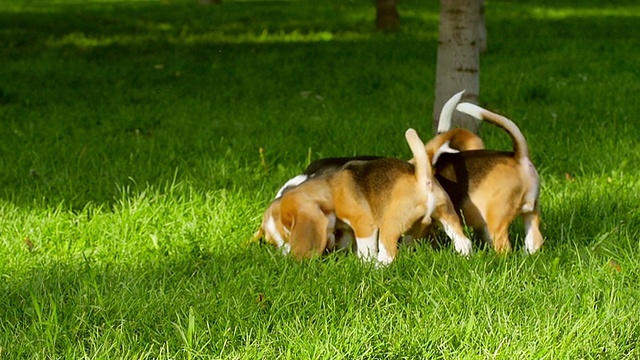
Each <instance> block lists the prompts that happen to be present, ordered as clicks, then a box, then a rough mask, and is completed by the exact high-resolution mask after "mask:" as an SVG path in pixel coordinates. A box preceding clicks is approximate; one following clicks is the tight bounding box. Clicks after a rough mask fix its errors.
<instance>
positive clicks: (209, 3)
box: [200, 0, 222, 5]
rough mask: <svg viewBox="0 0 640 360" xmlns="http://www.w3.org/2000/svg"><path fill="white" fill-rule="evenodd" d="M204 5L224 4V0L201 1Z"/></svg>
mask: <svg viewBox="0 0 640 360" xmlns="http://www.w3.org/2000/svg"><path fill="white" fill-rule="evenodd" d="M200 4H202V5H211V4H222V0H200Z"/></svg>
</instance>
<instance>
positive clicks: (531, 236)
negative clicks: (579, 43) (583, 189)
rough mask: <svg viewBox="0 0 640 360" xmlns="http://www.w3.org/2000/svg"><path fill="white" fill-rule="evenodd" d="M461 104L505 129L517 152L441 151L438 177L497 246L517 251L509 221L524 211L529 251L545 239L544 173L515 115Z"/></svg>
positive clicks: (473, 224)
mask: <svg viewBox="0 0 640 360" xmlns="http://www.w3.org/2000/svg"><path fill="white" fill-rule="evenodd" d="M456 109H457V110H458V111H460V112H463V113H465V114H468V115H471V116H473V117H475V118H477V119H480V120H484V121H487V122H489V123H491V124H493V125H496V126H498V127H500V128H502V129H503V130H505V131H506V132H507V134H509V136H510V137H511V139H512V141H513V152H506V151H493V150H484V149H481V150H472V151H461V152H457V153H441V154H440V156H439V158H438V161H437V162H436V164H435V172H436V176H435V177H436V179H437V180H438V182H439V183H440V184H441V185H442V187H443V188H444V189H445V190H446V191H447V193H448V194H449V197H450V198H451V201H452V202H453V204H454V205H455V207H456V209H458V210H459V211H461V212H462V214H463V216H464V220H465V221H466V223H467V225H469V226H471V227H472V228H474V230H476V232H479V233H480V234H481V236H482V237H483V238H484V239H485V240H486V241H487V242H489V243H490V244H493V247H494V249H495V250H496V251H498V252H505V251H509V250H511V242H510V241H509V233H508V232H509V225H510V224H511V223H512V222H513V220H514V219H515V218H516V217H517V216H518V215H521V216H522V218H523V220H524V225H525V232H526V235H525V248H526V251H527V252H529V253H533V252H535V251H537V250H538V249H539V248H540V247H541V246H542V243H543V241H544V239H543V237H542V234H541V233H540V203H539V188H540V178H539V175H538V173H537V171H536V169H535V167H534V166H533V164H532V162H531V160H530V159H529V148H528V145H527V142H526V140H525V138H524V136H523V135H522V132H520V130H519V129H518V127H517V126H516V125H515V124H514V123H513V122H512V121H511V120H509V119H507V118H505V117H503V116H500V115H498V114H495V113H493V112H491V111H489V110H486V109H483V108H481V107H479V106H477V105H473V104H470V103H461V104H458V105H457V107H456ZM444 135H445V134H443V135H439V136H438V137H441V136H444ZM438 137H436V138H438ZM434 140H435V139H434ZM427 152H428V151H427Z"/></svg>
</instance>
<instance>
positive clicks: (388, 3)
mask: <svg viewBox="0 0 640 360" xmlns="http://www.w3.org/2000/svg"><path fill="white" fill-rule="evenodd" d="M399 28H400V15H399V14H398V0H376V29H378V30H385V31H396V30H398V29H399Z"/></svg>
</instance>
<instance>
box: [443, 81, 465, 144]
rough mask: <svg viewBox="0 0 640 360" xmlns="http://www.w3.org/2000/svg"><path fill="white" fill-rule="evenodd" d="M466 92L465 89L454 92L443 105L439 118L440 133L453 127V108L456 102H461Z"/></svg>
mask: <svg viewBox="0 0 640 360" xmlns="http://www.w3.org/2000/svg"><path fill="white" fill-rule="evenodd" d="M462 94H464V90H462V91H460V92H458V93H456V94H454V95H453V96H452V97H451V98H450V99H449V100H447V102H445V103H444V105H443V106H442V110H441V111H440V118H439V119H438V134H441V133H443V132H447V131H449V129H451V117H452V116H453V109H454V108H455V106H456V104H457V103H459V102H460V99H461V98H462Z"/></svg>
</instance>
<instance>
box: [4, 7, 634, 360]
mask: <svg viewBox="0 0 640 360" xmlns="http://www.w3.org/2000/svg"><path fill="white" fill-rule="evenodd" d="M581 3H583V4H578V5H576V4H574V3H569V2H562V1H561V2H560V3H556V4H553V6H551V5H550V6H548V7H545V8H544V9H547V10H548V11H549V13H545V12H544V11H543V12H542V14H543V15H540V16H533V15H532V14H534V13H535V11H539V10H535V9H542V7H541V6H540V5H538V4H535V2H533V1H532V2H526V1H525V2H518V3H513V2H501V1H498V2H493V1H492V2H487V6H488V7H487V15H488V16H487V22H488V26H489V31H490V33H489V50H488V51H487V52H486V53H485V54H483V55H482V63H481V67H482V68H481V84H482V86H481V94H480V99H481V103H482V104H483V105H485V106H487V107H489V108H491V109H494V110H495V111H497V112H499V113H501V114H504V115H506V116H508V117H510V118H512V119H513V120H514V122H516V123H517V124H518V126H519V127H520V128H521V129H522V131H523V133H524V134H525V136H526V138H527V139H528V141H529V144H530V150H531V156H532V159H533V161H534V163H535V164H536V166H537V168H538V170H539V172H540V175H541V178H542V190H541V201H542V210H543V218H542V219H543V225H542V230H543V233H544V235H545V236H546V243H545V245H544V246H543V248H542V251H541V252H540V253H539V254H536V255H534V256H527V255H525V254H524V252H523V251H522V247H523V237H524V230H523V227H522V221H516V223H515V224H513V226H512V229H511V230H512V231H511V234H512V239H513V242H514V245H515V249H516V250H515V252H514V253H512V254H509V255H506V256H500V255H497V254H495V253H494V252H493V251H492V250H491V249H488V248H483V247H482V246H480V245H477V246H475V247H474V250H475V253H474V254H473V256H471V257H470V258H468V259H466V258H462V257H460V256H458V255H457V254H455V253H454V251H453V250H452V249H450V248H449V247H444V248H441V249H432V248H431V247H429V246H426V245H417V246H415V247H406V246H402V247H401V248H400V253H399V256H398V258H397V260H396V261H395V262H394V263H393V264H392V265H391V266H389V267H386V268H383V269H375V268H373V267H372V266H369V265H367V264H363V263H362V262H360V261H359V260H358V259H357V258H356V257H354V256H343V255H342V254H334V255H331V256H328V257H325V258H322V259H315V260H310V261H302V262H298V261H295V260H293V259H291V258H288V257H283V256H281V254H279V252H278V251H276V250H274V249H271V248H270V247H267V246H264V245H260V244H258V243H253V242H250V241H249V240H250V238H251V235H252V234H253V232H254V231H255V230H256V227H257V226H258V224H259V222H260V218H261V215H262V211H263V210H264V209H265V207H266V205H267V204H268V202H269V201H270V199H271V198H272V196H273V195H274V192H275V191H276V189H277V188H278V187H279V186H280V185H282V183H283V182H284V181H285V180H287V179H288V178H290V177H291V176H293V175H295V174H297V173H298V172H299V171H300V170H301V169H303V168H304V167H305V166H306V165H307V163H308V161H309V160H312V159H316V158H319V157H322V156H346V155H355V154H380V155H389V156H391V155H392V156H397V157H401V158H407V157H409V156H410V154H409V150H408V149H407V146H406V143H405V141H404V138H403V136H402V135H403V133H404V131H405V130H406V128H407V127H414V128H416V129H418V131H419V133H420V135H421V136H423V138H428V137H429V136H430V134H431V123H430V114H431V106H432V103H433V86H434V83H435V79H434V71H435V69H434V66H435V57H436V56H435V55H436V53H435V51H436V48H437V42H436V40H435V39H436V37H435V34H436V31H437V25H438V24H437V21H436V20H437V18H436V17H435V16H436V14H437V2H424V1H411V0H408V1H402V2H401V4H400V6H401V16H402V30H401V31H400V32H398V33H395V34H386V33H378V32H376V31H375V30H374V29H373V19H374V12H373V9H372V4H371V2H361V3H356V2H343V1H336V2H331V1H329V2H297V1H292V2H282V1H256V2H238V1H231V0H229V1H224V2H223V5H222V6H219V7H216V6H214V7H201V6H199V5H197V1H191V0H189V1H187V0H185V1H182V0H181V1H172V2H170V1H167V2H66V1H61V2H47V3H46V4H45V3H43V2H33V3H29V2H14V3H13V4H18V5H19V6H16V7H15V11H14V10H11V11H9V10H6V9H7V7H9V6H10V5H8V2H2V3H0V43H2V44H4V46H2V47H0V56H1V57H2V59H3V62H2V69H1V70H0V122H1V123H2V126H0V139H1V141H0V358H110V359H116V358H127V359H129V358H140V359H169V358H171V359H175V358H230V359H262V358H264V359H271V358H284V359H302V358H304V359H306V358H314V359H325V358H326V359H354V358H412V359H443V358H473V359H486V358H495V359H513V358H527V359H529V358H535V359H539V358H553V359H578V358H610V359H620V358H638V357H640V349H639V348H638V347H637V342H638V341H637V340H638V338H639V337H640V326H639V324H638V321H637V319H639V318H640V307H639V306H638V299H639V298H640V294H639V291H640V290H639V288H638V285H637V283H638V279H639V278H640V259H639V255H638V254H640V242H639V241H638V239H640V208H639V206H638V204H640V176H638V174H639V173H640V160H639V159H640V145H638V141H637V139H638V138H640V128H639V127H638V126H636V125H637V124H636V122H635V120H634V119H636V118H637V114H638V113H640V108H639V106H640V104H639V103H638V102H637V101H636V98H637V93H638V84H637V81H635V80H634V79H635V78H636V77H635V74H634V71H635V70H634V69H636V65H637V59H638V58H639V56H640V54H639V51H640V50H639V48H638V47H637V44H636V40H635V38H632V37H629V36H626V35H627V34H628V32H629V28H630V26H631V25H633V24H634V16H623V15H611V16H600V17H596V16H597V15H595V13H594V15H593V16H592V17H580V16H577V15H575V14H579V13H581V12H583V13H584V12H585V11H586V12H587V13H589V12H590V11H592V10H593V9H597V8H599V7H600V6H601V5H600V4H595V3H591V4H589V3H588V2H586V1H582V2H581ZM585 3H586V4H585ZM554 9H555V10H554ZM564 9H567V10H564ZM590 9H591V10H590ZM605 9H609V10H611V11H613V12H615V11H618V10H619V9H618V8H615V7H613V6H609V5H607V6H606V8H605ZM620 9H622V10H620V11H622V12H625V11H630V12H631V13H636V12H637V10H636V5H633V4H631V5H624V6H623V7H621V8H620ZM547 10H545V11H547ZM552 11H557V12H559V13H555V15H554V13H553V12H552ZM560 13H563V14H565V15H567V16H566V17H562V16H565V15H562V14H560ZM605 13H606V12H605ZM42 14H45V15H42ZM569 14H574V15H575V16H574V15H571V16H569ZM589 16H591V15H589ZM622 35H625V36H622ZM481 131H482V132H481V135H482V137H483V139H484V140H485V143H486V144H487V146H488V147H489V148H492V149H509V148H510V146H511V143H510V140H509V138H508V136H506V135H505V134H504V132H503V131H501V130H499V129H496V128H494V127H491V126H490V125H488V124H484V125H483V126H482V128H481ZM260 149H263V151H262V152H261V151H260Z"/></svg>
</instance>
